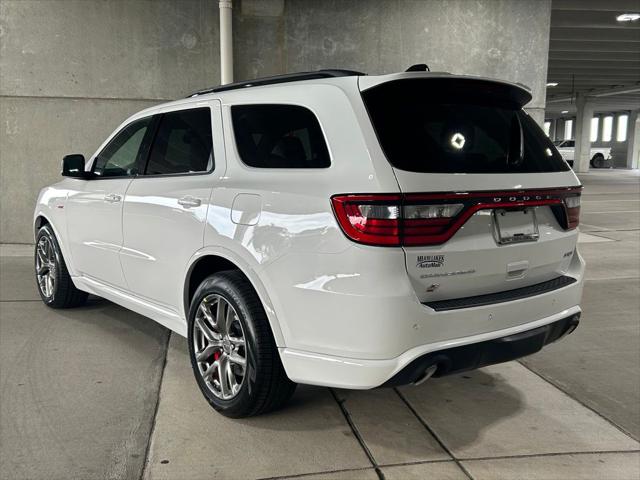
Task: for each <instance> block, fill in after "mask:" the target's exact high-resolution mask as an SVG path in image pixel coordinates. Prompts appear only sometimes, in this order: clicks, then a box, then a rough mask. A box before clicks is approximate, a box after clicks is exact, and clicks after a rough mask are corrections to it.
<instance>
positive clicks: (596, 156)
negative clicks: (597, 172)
mask: <svg viewBox="0 0 640 480" xmlns="http://www.w3.org/2000/svg"><path fill="white" fill-rule="evenodd" d="M554 144H555V146H556V148H557V149H558V151H559V152H560V155H562V158H564V160H565V161H566V162H567V163H568V164H569V165H571V167H573V162H574V160H575V153H576V141H575V140H557V141H555V142H554ZM590 155H591V161H590V162H589V165H590V166H592V167H594V168H611V167H612V164H611V148H609V147H591V152H590Z"/></svg>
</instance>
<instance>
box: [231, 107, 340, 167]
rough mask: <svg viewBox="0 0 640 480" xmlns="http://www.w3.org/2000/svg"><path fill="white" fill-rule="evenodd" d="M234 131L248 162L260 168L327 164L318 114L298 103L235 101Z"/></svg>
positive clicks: (233, 110) (242, 158)
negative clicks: (236, 102)
mask: <svg viewBox="0 0 640 480" xmlns="http://www.w3.org/2000/svg"><path fill="white" fill-rule="evenodd" d="M231 117H232V119H233V131H234V134H235V138H236V144H237V146H238V152H239V153H240V159H241V160H242V162H243V163H245V164H246V165H249V166H250V167H257V168H326V167H328V166H329V165H331V161H330V159H329V152H328V150H327V145H326V143H325V141H324V136H323V135H322V130H320V124H319V123H318V119H317V118H316V117H315V115H314V114H313V113H312V112H311V111H310V110H309V109H307V108H304V107H300V106H296V105H235V106H233V107H231Z"/></svg>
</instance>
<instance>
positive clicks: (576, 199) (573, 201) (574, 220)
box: [564, 192, 580, 230]
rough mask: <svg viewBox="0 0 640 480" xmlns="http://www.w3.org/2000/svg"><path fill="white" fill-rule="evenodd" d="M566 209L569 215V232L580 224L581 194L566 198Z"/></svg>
mask: <svg viewBox="0 0 640 480" xmlns="http://www.w3.org/2000/svg"><path fill="white" fill-rule="evenodd" d="M564 208H565V211H566V215H567V230H573V229H574V228H577V227H578V223H580V192H578V194H577V195H575V194H574V195H570V196H567V197H565V198H564Z"/></svg>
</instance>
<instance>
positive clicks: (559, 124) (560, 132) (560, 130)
mask: <svg viewBox="0 0 640 480" xmlns="http://www.w3.org/2000/svg"><path fill="white" fill-rule="evenodd" d="M554 140H564V118H556V134H555V138H554Z"/></svg>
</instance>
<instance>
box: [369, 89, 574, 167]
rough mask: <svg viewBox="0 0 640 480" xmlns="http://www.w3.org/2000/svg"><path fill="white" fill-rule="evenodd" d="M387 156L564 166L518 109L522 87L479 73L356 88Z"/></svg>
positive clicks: (436, 162) (411, 162) (406, 160)
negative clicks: (479, 77)
mask: <svg viewBox="0 0 640 480" xmlns="http://www.w3.org/2000/svg"><path fill="white" fill-rule="evenodd" d="M362 97H363V99H364V103H365V105H366V108H367V110H368V112H369V116H370V117H371V121H372V123H373V127H374V129H375V131H376V133H377V135H378V140H379V141H380V145H381V146H382V149H383V150H384V152H385V154H386V156H387V159H388V160H389V162H390V163H391V164H392V165H393V166H394V167H395V168H398V169H401V170H408V171H412V172H424V173H427V172H429V173H533V172H560V171H566V170H569V166H568V165H567V164H566V162H565V161H564V160H563V159H562V157H561V156H560V154H559V153H558V151H557V150H556V148H555V146H554V145H553V143H552V142H551V141H550V140H549V138H548V137H547V136H546V135H545V134H544V132H543V131H542V130H541V129H540V127H539V126H538V125H537V124H536V122H535V121H533V120H532V119H531V118H530V117H529V116H528V115H527V114H526V113H524V112H523V111H522V108H521V107H522V104H523V103H525V102H526V101H528V100H529V97H528V94H526V93H524V94H523V91H521V90H520V89H517V88H516V87H512V86H509V85H503V84H497V83H493V82H487V81H482V80H475V79H473V80H468V79H405V80H396V81H392V82H387V83H384V84H382V85H379V86H376V87H373V88H370V89H368V90H366V91H364V92H363V93H362Z"/></svg>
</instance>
